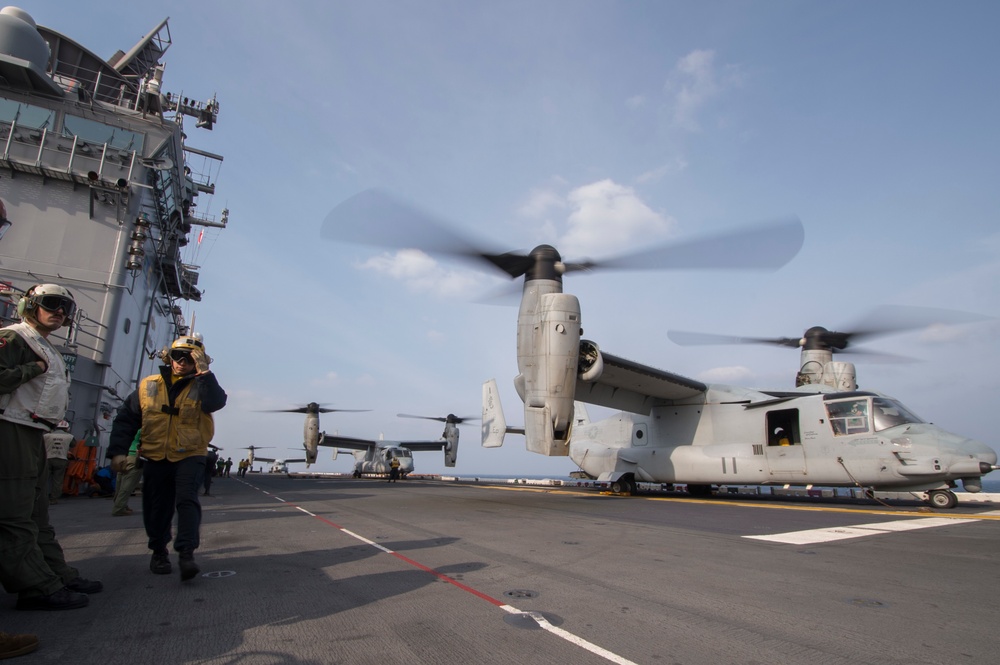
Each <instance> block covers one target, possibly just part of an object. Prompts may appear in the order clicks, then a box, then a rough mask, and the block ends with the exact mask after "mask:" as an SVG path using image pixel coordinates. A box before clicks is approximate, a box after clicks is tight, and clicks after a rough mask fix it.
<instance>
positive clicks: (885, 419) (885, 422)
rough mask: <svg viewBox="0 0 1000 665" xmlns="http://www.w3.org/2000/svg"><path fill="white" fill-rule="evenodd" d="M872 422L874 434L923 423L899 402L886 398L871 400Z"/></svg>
mask: <svg viewBox="0 0 1000 665" xmlns="http://www.w3.org/2000/svg"><path fill="white" fill-rule="evenodd" d="M872 420H874V421H875V431H876V432H881V431H882V430H884V429H889V428H890V427H897V426H899V425H906V424H908V423H922V422H924V421H923V420H921V419H920V418H918V417H917V416H915V415H913V414H912V413H910V412H909V411H908V410H907V409H906V407H905V406H903V405H902V404H900V403H899V402H897V401H895V400H891V399H888V398H886V397H875V398H873V399H872Z"/></svg>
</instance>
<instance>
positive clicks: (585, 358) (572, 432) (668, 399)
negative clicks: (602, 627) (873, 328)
mask: <svg viewBox="0 0 1000 665" xmlns="http://www.w3.org/2000/svg"><path fill="white" fill-rule="evenodd" d="M387 227H391V228H387ZM401 228H406V229H407V230H408V232H407V233H396V232H394V231H395V230H397V229H401ZM362 229H364V230H362ZM379 231H382V232H381V233H378V232H379ZM376 233H378V235H379V237H375V234H376ZM323 235H324V236H325V237H328V238H333V239H337V240H347V241H350V242H362V243H367V244H382V245H385V246H395V247H401V248H402V247H414V248H418V249H421V250H425V251H427V252H430V253H445V254H452V255H459V256H463V257H474V258H477V259H480V260H483V261H486V262H488V263H489V264H491V265H492V266H494V267H497V268H500V269H501V270H503V271H504V272H506V273H507V274H508V275H509V276H510V277H512V278H517V277H520V276H523V277H524V287H523V291H522V296H521V306H520V310H519V312H518V321H517V365H518V370H519V374H518V375H517V377H515V379H514V387H515V389H516V390H517V393H518V396H519V397H520V398H521V400H522V401H523V402H524V428H523V429H521V428H517V429H513V428H511V429H509V428H508V427H507V425H506V421H505V419H504V416H503V410H502V408H501V405H500V400H499V393H498V391H497V389H496V383H495V381H493V380H491V381H487V382H486V383H485V384H484V386H483V423H482V435H483V445H484V446H485V447H497V446H500V445H501V444H502V443H503V439H504V434H505V433H507V432H508V431H516V432H518V433H523V434H524V436H525V440H526V445H527V449H528V450H529V451H532V452H535V453H539V454H542V455H547V456H569V457H570V458H571V459H572V460H573V461H574V462H575V463H576V464H577V465H578V466H579V467H580V469H581V470H582V471H583V472H584V473H585V474H586V475H587V476H588V477H590V478H594V479H597V480H600V481H604V482H608V483H610V484H611V487H612V489H613V490H617V491H621V492H629V491H632V490H634V488H635V484H636V483H637V482H651V483H678V484H686V485H687V487H688V489H689V491H691V492H692V493H694V494H708V493H710V492H711V491H712V486H713V485H719V484H730V485H733V484H752V485H822V486H829V487H838V486H839V487H863V488H866V489H870V490H900V491H913V492H926V493H927V496H928V499H929V500H930V502H931V503H932V505H934V506H936V507H939V508H951V507H953V506H954V505H955V504H956V497H955V494H954V493H953V492H952V491H951V490H952V488H954V487H956V486H957V482H956V481H959V480H961V481H962V483H963V485H964V487H965V489H966V490H967V491H970V492H975V491H979V490H980V489H981V478H982V476H983V475H985V474H987V473H989V472H990V471H991V470H994V469H996V468H998V467H997V464H996V463H997V455H996V452H995V451H993V450H992V449H991V448H989V447H987V446H986V445H984V444H983V443H981V442H979V441H974V440H972V439H968V438H965V437H962V436H958V435H955V434H951V433H949V432H946V431H944V430H943V429H941V428H939V427H936V426H935V425H932V424H930V423H927V422H924V421H923V420H921V419H920V418H918V417H917V416H915V415H914V414H913V413H911V412H910V411H909V410H908V409H907V408H906V407H904V406H903V405H902V404H901V403H900V402H898V401H896V400H895V399H893V398H891V397H888V396H886V395H883V394H881V393H878V392H875V391H864V392H862V391H856V390H849V391H843V390H838V389H837V388H832V387H829V386H826V385H823V384H812V385H805V386H801V387H799V388H797V389H795V390H788V391H761V390H753V389H750V388H742V387H737V386H728V385H712V384H705V383H702V382H700V381H696V380H693V379H690V378H687V377H684V376H680V375H678V374H674V373H672V372H667V371H663V370H660V369H657V368H654V367H650V366H648V365H642V364H640V363H636V362H633V361H630V360H626V359H624V358H621V357H619V356H614V355H611V354H609V353H606V352H604V351H602V350H601V349H600V348H599V346H598V345H597V344H596V343H595V342H592V341H589V340H586V339H583V337H582V333H583V328H582V318H581V309H580V303H579V300H578V299H577V297H576V296H574V295H571V294H568V293H564V292H563V275H565V274H567V273H571V272H574V271H581V270H586V271H593V270H595V269H598V268H610V269H641V268H653V269H705V268H723V269H767V268H777V267H780V266H781V265H784V264H785V263H787V262H788V261H790V260H791V259H792V258H793V257H794V256H795V254H796V253H797V252H798V250H799V248H800V247H801V244H802V241H803V229H802V225H801V223H800V222H799V221H798V220H791V221H787V222H781V223H775V224H771V225H767V226H762V227H758V228H751V229H748V230H743V231H737V232H733V233H731V234H728V235H724V236H715V237H709V238H702V239H696V240H693V241H687V242H680V243H674V244H669V245H665V246H660V247H655V248H652V249H647V250H644V251H641V252H638V253H635V254H632V255H629V256H623V257H619V258H613V259H607V260H603V261H599V262H598V261H585V262H577V263H573V262H568V261H563V260H562V257H561V256H560V254H559V252H558V251H557V250H556V249H555V248H554V247H552V246H549V245H541V246H538V247H536V248H535V249H534V250H532V251H531V252H530V253H528V254H526V255H525V254H517V253H512V252H506V253H497V252H490V251H483V250H482V249H480V248H481V247H483V245H482V243H478V242H472V241H469V240H467V239H465V238H462V237H460V236H459V235H458V234H456V233H455V232H454V231H453V230H451V229H447V228H446V227H444V226H443V225H441V224H440V223H439V222H437V221H435V220H432V219H431V218H429V217H428V216H426V215H424V214H423V213H420V212H418V211H415V210H413V209H412V208H410V207H408V206H405V205H403V204H400V203H398V202H396V201H394V200H393V199H392V198H390V197H388V196H386V195H385V194H382V193H380V192H376V191H371V190H369V191H367V192H363V193H361V194H359V195H357V196H355V197H353V198H351V199H348V200H347V201H346V202H344V203H342V204H341V205H340V206H338V207H337V208H335V209H334V211H333V212H332V213H331V214H330V216H329V217H328V218H327V220H326V222H325V224H324V229H323ZM410 239H417V242H415V243H413V244H410V243H409V240H410ZM576 401H579V402H583V403H587V404H595V405H600V406H604V407H610V408H613V409H618V410H620V413H618V414H616V415H614V416H612V417H610V418H607V419H605V420H602V421H599V422H589V421H588V420H586V419H585V418H583V419H577V418H576V414H575V402H576ZM578 420H579V421H580V422H579V423H578ZM779 429H780V430H781V432H779V433H778V434H776V433H775V432H776V430H779ZM780 434H784V436H779V435H780Z"/></svg>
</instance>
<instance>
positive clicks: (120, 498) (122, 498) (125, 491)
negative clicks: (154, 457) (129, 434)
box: [111, 430, 142, 517]
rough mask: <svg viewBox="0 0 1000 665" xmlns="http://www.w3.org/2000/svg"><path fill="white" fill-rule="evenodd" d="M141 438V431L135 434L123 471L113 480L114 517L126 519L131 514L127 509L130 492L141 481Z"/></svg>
mask: <svg viewBox="0 0 1000 665" xmlns="http://www.w3.org/2000/svg"><path fill="white" fill-rule="evenodd" d="M141 437H142V430H139V431H138V432H136V433H135V438H133V439H132V445H131V446H129V449H128V457H127V458H126V459H125V470H124V471H122V472H121V473H119V474H118V478H117V479H116V480H115V502H114V505H112V507H111V514H112V515H113V516H114V517H127V516H129V515H131V514H132V509H131V508H129V507H128V500H129V498H130V497H131V496H132V492H134V491H135V488H136V487H137V486H138V485H139V481H140V480H142V464H140V460H139V442H140V440H141Z"/></svg>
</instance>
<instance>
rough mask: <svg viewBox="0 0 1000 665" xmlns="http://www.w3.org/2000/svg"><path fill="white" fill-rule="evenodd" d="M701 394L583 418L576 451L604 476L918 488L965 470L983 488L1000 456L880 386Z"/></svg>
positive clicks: (969, 486) (952, 480)
mask: <svg viewBox="0 0 1000 665" xmlns="http://www.w3.org/2000/svg"><path fill="white" fill-rule="evenodd" d="M700 397H701V398H703V399H702V401H697V402H694V401H692V402H691V403H680V404H673V405H669V406H659V407H654V408H653V409H652V410H651V412H650V414H649V416H643V415H638V414H631V413H626V412H621V413H618V414H616V415H615V416H613V417H611V418H608V419H605V420H602V421H599V422H592V423H591V422H582V423H580V424H578V425H577V426H576V427H574V429H573V435H572V438H571V442H570V457H571V458H572V459H573V461H574V462H576V463H577V464H578V465H579V466H580V468H581V469H583V470H584V471H585V472H586V473H587V474H588V475H590V476H592V477H594V478H597V479H599V480H612V481H613V480H616V479H618V478H621V477H626V476H629V474H631V478H633V479H634V480H635V481H644V482H656V483H688V484H705V485H711V484H752V485H774V484H782V485H783V484H791V485H807V484H814V485H824V486H831V487H836V486H841V487H848V486H850V487H854V486H857V487H870V488H874V489H898V490H912V491H926V490H934V489H945V488H949V487H954V486H955V484H956V481H959V480H961V481H963V484H964V485H965V488H966V490H968V491H979V489H980V479H981V476H982V475H983V474H985V473H988V472H989V471H990V470H991V468H992V466H993V465H996V462H997V454H996V452H995V451H994V450H992V449H991V448H989V447H988V446H986V445H984V444H983V443H981V442H979V441H975V440H972V439H968V438H964V437H960V436H957V435H955V434H951V433H949V432H946V431H945V430H943V429H941V428H939V427H937V426H935V425H932V424H929V423H925V422H921V421H920V420H919V419H918V418H916V416H913V415H912V414H910V413H909V412H908V411H907V410H906V409H905V407H903V406H902V405H901V404H899V402H897V401H895V400H893V399H891V398H889V397H886V396H884V395H881V394H879V393H874V392H863V393H862V392H851V393H826V394H808V395H803V396H800V397H795V398H794V399H781V400H775V399H771V398H770V397H769V396H768V395H764V394H762V393H758V392H756V391H752V390H747V389H743V388H731V387H726V386H712V387H711V388H710V389H709V391H708V392H707V393H705V395H703V396H700ZM754 402H756V403H757V404H756V405H755V404H754ZM765 404H766V405H765ZM776 430H780V433H781V434H784V436H785V437H786V438H785V439H784V441H781V439H779V434H776ZM779 441H780V443H779ZM781 443H785V444H786V445H781Z"/></svg>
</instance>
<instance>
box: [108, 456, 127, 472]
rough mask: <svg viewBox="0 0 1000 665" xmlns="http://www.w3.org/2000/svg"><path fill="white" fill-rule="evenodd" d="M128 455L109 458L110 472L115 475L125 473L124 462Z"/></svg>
mask: <svg viewBox="0 0 1000 665" xmlns="http://www.w3.org/2000/svg"><path fill="white" fill-rule="evenodd" d="M127 459H128V455H115V456H114V457H112V458H111V470H112V471H114V472H115V473H125V462H126V460H127Z"/></svg>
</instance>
